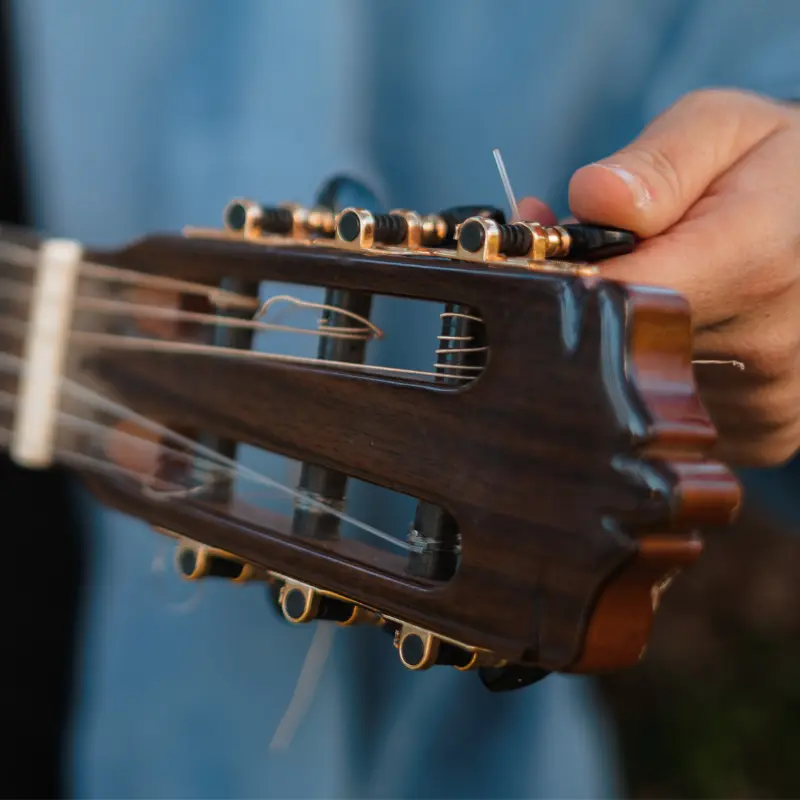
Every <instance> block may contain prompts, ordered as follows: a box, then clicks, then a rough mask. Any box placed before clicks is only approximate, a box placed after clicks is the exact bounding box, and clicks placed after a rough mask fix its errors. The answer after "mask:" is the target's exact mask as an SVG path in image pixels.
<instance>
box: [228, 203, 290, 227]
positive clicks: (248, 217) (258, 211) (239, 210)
mask: <svg viewBox="0 0 800 800" xmlns="http://www.w3.org/2000/svg"><path fill="white" fill-rule="evenodd" d="M222 221H223V223H224V225H225V227H226V228H227V229H228V230H229V231H233V232H236V233H240V232H242V231H244V230H245V229H246V228H247V227H248V222H250V224H251V225H252V227H253V229H254V230H257V231H260V232H262V233H274V234H279V235H286V234H288V233H291V231H292V228H293V227H294V213H293V211H292V209H290V208H280V207H277V208H269V207H267V206H262V205H260V204H258V203H254V202H253V201H252V200H233V201H231V202H230V203H228V205H227V206H225V212H224V214H223V220H222Z"/></svg>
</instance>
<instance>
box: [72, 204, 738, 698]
mask: <svg viewBox="0 0 800 800" xmlns="http://www.w3.org/2000/svg"><path fill="white" fill-rule="evenodd" d="M224 216H225V222H226V227H225V228H223V229H221V230H213V231H210V230H188V231H186V232H184V234H183V235H163V236H150V237H147V238H145V239H142V240H140V241H138V242H135V243H133V244H131V245H130V246H127V247H124V248H122V249H119V250H115V251H110V252H88V253H85V254H84V261H85V262H87V263H89V264H96V265H102V266H103V267H104V268H106V269H108V270H111V271H112V273H113V274H116V275H117V276H119V275H123V274H130V275H138V276H150V278H152V279H155V282H153V281H151V283H149V284H148V283H147V281H148V280H150V278H147V277H145V278H142V279H140V280H138V282H137V281H135V280H133V279H131V281H132V283H130V284H129V288H130V286H134V288H135V292H134V293H133V295H127V296H126V297H125V298H124V299H122V300H120V299H119V298H117V300H113V299H112V300H110V299H109V297H108V295H107V294H105V293H103V292H100V291H99V290H97V289H96V288H95V292H94V294H93V295H92V296H93V297H95V298H96V302H95V306H94V311H95V312H97V308H98V305H97V303H98V302H99V303H100V306H102V304H103V303H106V304H107V303H108V302H124V303H130V304H132V305H133V307H129V308H128V312H129V313H130V315H131V319H133V323H135V324H133V328H135V330H134V329H133V328H130V327H125V328H124V329H123V328H120V327H119V324H117V325H116V327H113V329H112V327H111V326H110V325H109V323H108V320H107V317H103V318H102V319H100V317H101V316H102V315H97V314H95V315H92V313H90V312H92V308H91V307H90V308H88V309H86V313H85V314H84V317H83V320H84V323H83V327H79V328H78V331H77V332H73V333H72V334H71V342H72V347H73V349H72V351H71V353H72V355H71V356H70V358H71V359H72V367H71V369H72V372H71V373H70V374H71V375H72V377H73V378H74V379H75V380H77V376H81V378H82V379H83V380H85V382H86V385H91V386H92V387H93V390H95V391H99V392H101V393H102V395H103V397H106V398H109V399H110V401H111V402H113V409H112V408H111V406H108V407H107V408H106V407H104V412H105V413H106V414H110V413H111V412H112V411H114V413H117V414H119V413H120V409H123V410H128V411H130V412H133V413H132V414H131V415H130V416H129V417H128V418H127V419H124V420H122V419H121V418H120V419H118V420H117V422H118V423H119V424H111V422H109V421H108V419H106V422H105V423H104V424H105V425H106V429H107V430H108V431H109V432H110V433H109V436H108V437H107V438H106V439H105V440H103V442H101V449H102V451H103V452H102V453H97V452H95V451H91V452H92V453H94V456H92V457H93V458H95V462H96V463H97V464H99V463H101V462H102V463H103V465H104V468H103V469H96V468H94V467H93V464H94V463H95V462H90V461H86V459H84V463H83V468H82V472H83V476H84V479H85V480H86V481H87V483H88V485H89V487H90V488H91V489H92V491H93V492H94V493H95V494H96V495H97V496H98V497H99V498H100V500H101V501H103V502H105V503H107V504H109V505H111V506H114V507H116V508H118V509H120V510H122V511H124V512H127V513H130V514H133V515H135V516H137V517H140V518H142V519H144V520H146V521H147V522H149V523H150V524H151V525H153V526H155V527H156V528H157V530H159V531H160V532H161V533H164V534H167V535H172V536H175V537H177V538H178V539H179V545H178V555H177V563H178V565H179V568H180V569H181V570H182V572H183V573H184V575H185V576H186V577H189V578H192V579H197V578H202V577H212V576H216V577H218V578H221V579H229V580H238V581H246V580H262V581H265V582H266V583H267V584H269V585H270V586H271V587H272V588H273V590H274V593H275V597H276V602H277V603H278V605H279V606H280V608H281V611H282V613H283V614H284V616H286V618H287V619H289V620H290V621H294V622H297V623H305V622H310V621H313V620H315V619H328V620H333V621H335V622H338V623H339V624H342V625H354V624H369V625H380V626H383V627H384V628H385V629H386V630H387V631H388V632H390V633H392V634H393V635H394V637H395V645H396V646H397V647H398V651H399V655H400V657H401V659H402V660H403V663H405V664H406V666H408V667H409V668H411V669H425V668H428V667H430V666H433V665H435V664H446V665H452V666H455V667H456V668H458V669H461V670H465V671H466V670H472V669H477V670H479V671H480V674H481V677H482V678H483V680H484V682H485V683H486V685H487V686H489V688H492V689H496V690H503V689H509V688H515V687H518V686H521V685H524V684H526V683H530V682H531V681H533V680H535V679H538V678H539V677H541V676H542V675H543V674H546V673H547V672H549V671H562V672H596V671H603V670H611V669H618V668H622V667H625V666H628V665H631V664H633V663H635V662H636V661H637V660H638V659H639V658H640V656H641V653H642V651H643V648H644V647H645V645H646V643H647V639H648V636H649V632H650V626H651V621H652V617H653V614H654V611H655V608H656V606H657V602H658V597H659V595H660V592H661V590H662V589H663V588H664V586H666V584H667V583H668V582H669V580H670V579H671V578H672V576H673V575H674V574H675V573H676V572H678V571H680V569H681V568H682V567H684V566H686V565H688V564H690V563H692V562H693V561H694V560H695V559H696V558H697V557H698V556H699V554H700V552H701V550H702V540H701V538H700V530H701V529H702V528H704V527H705V526H712V525H713V526H716V525H720V524H726V523H728V522H729V521H730V520H731V517H732V515H733V513H734V512H735V509H736V507H737V505H738V498H739V490H738V486H737V484H736V481H735V479H734V478H733V476H732V474H731V473H730V472H729V470H728V469H727V468H726V467H725V466H724V465H723V464H720V463H717V462H715V461H713V460H710V459H709V458H708V457H707V455H706V454H707V453H708V451H709V449H710V448H711V446H712V445H713V443H714V441H715V431H714V428H713V426H712V424H711V422H710V420H709V419H708V417H707V415H706V414H705V412H704V410H703V408H702V406H701V404H700V401H699V399H698V397H697V393H696V390H695V385H694V380H693V373H692V363H691V359H692V330H691V315H690V310H689V307H688V305H687V303H686V302H685V301H684V300H683V299H682V298H681V297H679V296H677V295H675V294H672V293H670V292H667V291H664V290H660V289H652V288H645V287H634V286H628V285H622V284H619V283H615V282H613V281H608V280H604V279H603V278H602V274H601V273H600V272H599V271H598V270H597V269H596V268H595V267H593V266H591V264H590V263H589V262H590V261H591V260H592V259H599V258H603V257H606V256H608V255H613V254H616V253H619V252H624V251H626V250H627V249H629V248H630V247H631V245H632V241H631V237H630V236H629V235H628V234H626V233H625V232H622V231H609V230H603V229H599V228H592V227H590V226H572V227H570V226H564V227H554V228H545V227H542V226H537V225H533V224H527V223H519V224H514V225H506V223H505V221H504V219H503V218H502V214H500V212H497V211H496V210H494V209H482V208H480V207H472V208H467V209H452V210H451V211H449V212H446V213H443V214H438V215H431V216H423V215H420V214H417V213H414V212H409V211H402V212H394V213H393V214H390V215H378V214H375V213H374V212H371V211H368V210H366V209H365V208H363V207H357V208H351V209H344V210H340V211H339V213H337V214H334V213H333V210H332V209H331V207H320V208H316V209H311V210H308V209H303V208H299V207H296V206H287V207H276V208H269V209H268V208H263V207H262V206H259V205H258V204H256V203H252V202H250V201H234V202H233V203H232V204H230V205H229V206H228V208H227V209H226V211H225V215H224ZM165 277H167V278H169V279H171V280H172V281H173V283H172V284H169V283H164V282H163V278H165ZM97 280H98V277H97V275H95V281H97ZM158 280H161V281H162V282H161V283H160V284H159V283H158ZM264 282H275V283H280V284H293V285H297V286H305V287H309V286H313V287H319V289H320V291H324V293H325V294H324V298H321V300H320V302H319V303H318V304H312V303H309V302H308V301H300V302H299V304H298V301H297V300H296V299H295V298H293V296H292V295H291V294H286V293H283V294H281V295H280V296H279V297H278V298H277V300H279V301H282V302H284V303H288V305H289V306H291V307H294V308H296V307H303V308H305V309H306V310H307V311H308V310H310V311H311V312H312V313H313V314H316V315H317V316H321V318H322V321H321V322H320V325H319V330H318V331H317V334H320V335H319V341H320V344H319V350H318V352H317V353H316V356H312V357H308V356H296V355H291V354H278V353H270V352H268V351H265V350H264V349H263V348H259V349H258V351H257V352H256V351H254V350H253V349H252V345H253V342H252V337H253V335H254V334H258V333H259V330H258V329H257V328H254V327H253V325H252V324H251V323H252V320H253V319H254V317H255V319H256V321H258V320H261V321H262V323H263V324H267V319H268V314H267V313H266V312H267V311H270V310H271V309H273V308H274V304H272V301H269V297H265V295H264V294H263V293H262V294H261V296H259V286H260V285H263V284H264ZM92 285H93V286H95V287H96V285H97V284H96V283H95V284H92ZM192 287H194V289H192ZM198 287H200V289H198ZM202 287H219V288H218V289H217V288H211V289H210V290H209V291H206V292H205V293H204V292H203V291H201V289H202ZM148 292H149V293H150V294H148ZM156 296H157V298H159V299H158V302H156V301H155V300H154V297H156ZM376 296H391V297H397V298H407V299H414V300H418V301H426V302H429V303H432V304H437V307H438V308H439V309H440V311H441V320H442V328H441V333H440V336H439V338H438V340H435V341H432V342H431V364H433V363H434V362H436V366H435V367H432V368H430V369H425V368H420V369H412V368H409V367H396V366H393V365H386V364H371V363H368V362H366V361H365V358H366V356H365V353H366V351H367V349H368V345H369V342H370V340H371V339H372V338H374V337H379V336H380V335H381V334H382V331H380V330H379V329H378V328H377V326H375V325H374V324H371V323H370V320H369V318H370V310H371V303H372V300H373V299H374V298H375V297H376ZM98 298H99V300H98ZM273 300H275V298H274V297H273ZM265 304H266V305H265ZM303 304H305V305H303ZM153 305H156V306H161V307H163V308H168V309H171V310H172V312H175V311H176V310H177V311H178V312H180V313H179V314H175V313H173V314H172V316H170V314H169V313H167V312H165V313H164V314H162V315H161V316H159V315H158V314H157V313H153V312H152V311H145V310H144V309H146V308H152V306H153ZM90 306H91V304H90ZM137 308H138V309H139V312H141V313H140V314H139V316H137V314H138V313H139V312H137V310H136V309H137ZM258 312H260V313H258ZM148 314H149V316H148ZM192 315H195V316H192ZM196 315H200V316H196ZM210 315H216V316H218V317H219V316H222V317H223V318H224V320H225V321H226V324H224V325H222V324H206V323H207V322H208V320H207V319H206V318H207V317H208V316H210ZM201 318H203V319H201ZM76 319H77V316H76ZM231 319H234V320H236V319H238V320H240V321H242V322H241V324H240V323H235V322H234V323H230V322H229V321H230V320H231ZM137 326H138V327H137ZM284 327H286V326H284ZM289 327H291V326H289ZM151 422H152V423H154V425H155V427H148V423H151ZM98 424H99V423H98ZM158 426H165V427H166V428H168V429H171V430H172V431H174V432H176V434H175V436H173V438H172V439H170V437H169V436H167V435H165V434H164V433H163V431H162V430H161V429H160V428H159V427H158ZM143 442H144V444H143ZM193 443H197V446H196V447H194V448H193V446H192V445H193ZM243 445H246V446H249V447H251V448H258V449H259V450H262V451H266V452H268V453H272V454H277V455H278V456H281V457H285V458H287V459H291V460H293V461H294V462H297V463H299V465H300V467H299V472H298V473H297V474H296V475H293V480H295V483H294V484H292V485H288V484H286V485H278V484H276V483H275V481H272V479H262V478H263V476H259V475H258V474H257V473H256V472H254V471H253V470H250V469H244V468H242V469H240V470H238V471H237V469H236V468H234V467H233V466H230V465H232V464H233V463H234V459H235V457H236V453H237V447H238V448H241V446H243ZM93 446H95V447H96V445H93ZM76 447H77V446H74V445H73V452H76ZM148 448H149V449H148ZM77 450H78V451H80V452H79V454H80V453H82V455H83V456H86V454H87V453H89V452H90V451H89V450H86V449H85V448H84V449H83V450H80V448H77ZM214 454H219V455H220V458H219V459H217V460H214V458H212V456H213V455H214ZM200 462H203V463H202V464H201V463H200ZM72 463H73V464H74V465H75V466H76V468H81V466H82V465H81V464H80V463H78V462H77V461H73V462H72ZM224 464H229V467H228V468H226V469H227V471H226V470H223V469H222V467H221V466H220V465H224ZM209 465H210V466H209ZM115 466H116V467H117V469H115V468H114V467H115ZM145 478H146V480H145ZM265 480H266V482H265ZM353 480H358V481H363V482H366V483H368V484H372V485H377V486H380V487H384V488H385V489H387V490H391V491H392V492H397V493H401V494H403V495H406V496H410V497H412V498H415V500H416V501H417V502H418V505H417V513H416V515H415V517H414V518H413V519H408V520H407V521H406V522H407V523H408V537H407V538H406V539H405V540H404V541H401V542H400V543H399V544H398V546H397V547H395V548H394V550H393V551H390V550H387V549H386V547H384V546H382V544H381V542H382V540H380V539H378V538H377V535H376V536H373V537H371V535H370V534H374V533H376V532H375V531H374V530H370V526H368V525H366V524H362V525H359V524H357V521H354V520H353V518H352V517H351V516H350V515H349V513H348V507H347V486H348V482H352V481H353ZM270 481H271V482H270ZM176 487H177V489H176ZM243 487H244V488H243ZM247 487H250V488H256V487H259V488H260V490H262V491H266V492H267V493H268V494H269V493H271V495H272V496H273V497H274V498H276V502H275V503H272V504H270V503H268V502H267V503H263V502H260V501H259V502H252V501H251V500H249V499H248V492H247ZM351 528H352V530H354V531H355V532H356V533H357V534H359V535H355V536H353V535H348V530H349V529H351ZM377 533H378V534H379V533H380V531H378V532H377Z"/></svg>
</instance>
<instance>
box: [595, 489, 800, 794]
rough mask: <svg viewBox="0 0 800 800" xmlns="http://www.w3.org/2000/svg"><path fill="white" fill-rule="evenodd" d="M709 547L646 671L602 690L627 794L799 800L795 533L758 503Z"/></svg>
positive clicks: (670, 600) (679, 590)
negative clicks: (616, 730)
mask: <svg viewBox="0 0 800 800" xmlns="http://www.w3.org/2000/svg"><path fill="white" fill-rule="evenodd" d="M707 542H708V544H707V550H706V553H705V554H704V556H703V558H701V559H700V560H699V561H698V563H697V564H696V565H695V566H694V567H692V568H691V569H690V570H688V571H687V572H686V573H685V574H684V575H683V576H681V577H680V578H679V579H678V580H676V582H675V584H674V585H673V586H672V587H671V588H670V589H669V590H668V591H667V593H666V594H665V596H664V598H663V600H662V603H661V607H660V611H659V614H658V615H657V618H656V624H655V630H654V632H653V638H652V644H651V647H650V649H649V650H648V652H647V654H646V657H645V659H644V661H643V662H642V664H641V665H640V666H639V667H637V668H636V669H633V670H631V671H629V672H627V673H625V674H620V675H615V676H612V677H608V678H605V679H603V680H602V682H601V685H602V687H603V689H604V690H605V692H606V696H607V697H608V699H609V701H610V704H611V707H612V709H613V712H614V715H615V717H616V719H617V722H618V724H619V726H620V730H621V738H622V751H623V755H624V762H625V770H626V773H627V777H628V781H629V787H630V796H631V797H633V798H672V797H694V798H714V797H731V798H757V797H772V798H795V797H800V772H798V770H797V752H798V750H800V727H798V724H797V720H798V718H800V680H798V676H800V580H799V579H798V578H799V577H800V525H798V524H796V523H794V522H791V521H782V520H779V519H776V518H775V517H774V516H773V515H772V514H771V513H770V512H768V511H767V510H766V509H765V508H762V507H760V506H759V505H758V504H756V503H754V504H753V505H751V506H747V505H746V506H745V510H744V512H743V514H742V516H741V518H740V520H739V522H738V523H737V524H736V525H734V526H733V527H732V528H730V529H727V530H723V531H718V532H715V533H710V534H709V535H708V537H707Z"/></svg>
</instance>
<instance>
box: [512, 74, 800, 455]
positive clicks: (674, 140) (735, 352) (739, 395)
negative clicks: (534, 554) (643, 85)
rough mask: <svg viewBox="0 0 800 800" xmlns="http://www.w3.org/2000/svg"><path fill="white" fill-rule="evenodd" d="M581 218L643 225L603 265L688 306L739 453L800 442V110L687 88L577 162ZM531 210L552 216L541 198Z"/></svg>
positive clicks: (713, 395)
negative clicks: (594, 156) (621, 142)
mask: <svg viewBox="0 0 800 800" xmlns="http://www.w3.org/2000/svg"><path fill="white" fill-rule="evenodd" d="M569 197H570V207H571V210H572V213H573V214H574V215H575V216H576V217H577V218H578V219H579V220H580V221H582V222H593V223H597V224H605V225H610V226H614V227H618V228H625V229H628V230H631V231H633V232H635V233H636V234H637V235H638V236H639V237H641V239H642V241H641V243H640V244H639V246H638V247H637V249H636V251H635V252H633V253H631V254H630V255H625V256H621V257H618V258H614V259H610V260H608V261H606V262H603V263H602V265H601V271H602V274H603V275H604V276H607V277H610V278H613V279H616V280H622V281H626V282H629V283H634V284H637V283H638V284H644V285H655V286H663V287H666V288H670V289H673V290H676V291H678V292H680V293H681V294H683V295H684V296H685V297H686V298H687V300H688V301H689V303H690V305H691V308H692V317H693V326H694V332H695V354H694V357H695V358H697V359H704V360H705V359H708V360H712V359H713V360H736V361H740V362H742V363H743V364H744V366H745V369H744V370H743V371H740V370H738V369H735V368H733V367H726V366H705V367H703V366H699V365H698V366H697V367H696V374H697V381H698V389H699V391H700V395H701V398H702V400H703V403H704V405H705V406H706V409H707V410H708V412H709V414H710V416H711V418H712V419H713V421H714V423H715V425H716V427H717V429H718V431H719V434H720V438H719V442H718V444H717V448H716V455H718V457H720V458H722V459H724V460H726V461H728V462H729V463H731V464H734V465H739V466H744V465H749V466H769V465H777V464H780V463H782V462H785V461H787V460H789V459H790V458H791V457H792V456H793V455H794V454H795V452H796V451H797V450H798V449H799V448H800V318H798V313H799V312H800V110H798V109H797V108H794V107H792V106H789V105H785V104H780V103H777V102H773V101H771V100H767V99H765V98H762V97H759V96H756V95H752V94H748V93H745V92H739V91H727V90H706V91H701V92H696V93H693V94H690V95H686V96H685V97H684V98H682V99H681V100H680V101H678V102H677V103H676V104H675V105H674V106H672V107H671V108H670V109H669V110H667V111H666V112H665V113H664V114H662V115H661V116H660V117H658V118H657V119H656V120H655V121H654V122H652V123H651V124H650V125H649V126H648V127H647V128H646V129H645V130H644V131H643V133H642V134H641V135H640V136H639V138H638V139H636V141H634V142H633V143H631V144H630V145H628V146H627V147H624V148H623V149H622V150H620V151H618V152H617V153H615V154H614V155H612V156H609V157H608V158H606V159H603V160H602V161H600V162H598V163H596V164H591V165H589V166H586V167H583V168H581V169H579V170H578V171H577V172H576V173H575V174H574V175H573V177H572V180H571V182H570V188H569ZM520 215H521V216H522V218H523V219H531V220H533V219H535V220H536V221H539V222H543V223H546V224H552V222H553V221H554V219H553V218H552V212H550V211H549V209H547V208H546V207H544V206H543V204H542V203H540V202H539V201H538V200H535V199H533V198H527V199H526V200H523V201H522V203H520Z"/></svg>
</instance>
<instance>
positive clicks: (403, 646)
mask: <svg viewBox="0 0 800 800" xmlns="http://www.w3.org/2000/svg"><path fill="white" fill-rule="evenodd" d="M400 658H401V659H402V660H403V663H404V664H405V665H406V666H407V667H409V668H410V669H413V668H414V667H419V666H420V665H421V664H422V662H423V661H424V660H425V640H424V639H423V638H422V637H421V636H420V635H419V634H416V633H409V634H407V635H406V636H404V637H403V639H402V641H401V642H400Z"/></svg>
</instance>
